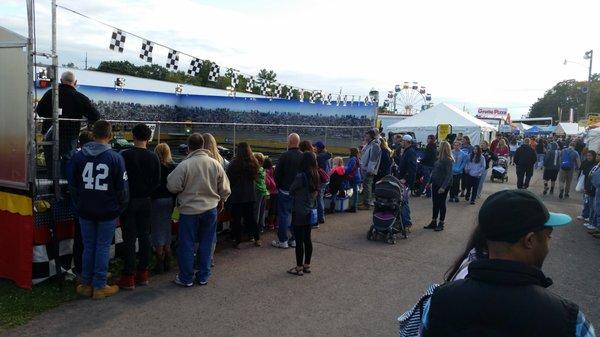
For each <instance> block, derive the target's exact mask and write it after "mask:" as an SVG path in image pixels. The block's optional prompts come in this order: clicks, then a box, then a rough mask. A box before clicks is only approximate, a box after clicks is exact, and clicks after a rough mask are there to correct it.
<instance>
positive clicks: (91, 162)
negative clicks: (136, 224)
mask: <svg viewBox="0 0 600 337" xmlns="http://www.w3.org/2000/svg"><path fill="white" fill-rule="evenodd" d="M71 160H72V169H71V170H70V171H69V172H68V175H67V178H68V180H69V189H70V191H71V195H72V196H73V201H74V205H75V208H76V209H77V212H78V214H79V216H80V217H82V218H84V219H86V220H92V221H108V220H113V219H116V218H117V217H118V216H119V215H120V214H121V212H122V211H123V210H124V209H125V206H126V205H127V202H128V201H129V186H128V183H127V171H126V170H125V161H124V160H123V157H121V156H120V155H119V154H118V153H116V152H115V151H112V150H111V147H110V146H109V145H107V144H100V143H96V142H90V143H87V144H85V145H84V146H83V148H82V149H81V151H79V152H77V153H76V154H75V156H73V158H72V159H71Z"/></svg>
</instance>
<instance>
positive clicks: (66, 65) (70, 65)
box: [62, 62, 79, 69]
mask: <svg viewBox="0 0 600 337" xmlns="http://www.w3.org/2000/svg"><path fill="white" fill-rule="evenodd" d="M62 66H63V67H65V68H73V69H79V68H77V67H76V66H75V63H73V62H69V63H67V64H63V65H62Z"/></svg>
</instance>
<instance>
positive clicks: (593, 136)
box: [585, 128, 600, 152]
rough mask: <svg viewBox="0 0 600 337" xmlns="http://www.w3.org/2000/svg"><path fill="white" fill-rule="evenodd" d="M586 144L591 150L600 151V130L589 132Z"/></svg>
mask: <svg viewBox="0 0 600 337" xmlns="http://www.w3.org/2000/svg"><path fill="white" fill-rule="evenodd" d="M585 142H586V144H587V148H588V149H589V150H594V151H596V152H598V151H600V128H595V129H591V130H588V132H587V135H586V137H585Z"/></svg>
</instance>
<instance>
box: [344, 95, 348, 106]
mask: <svg viewBox="0 0 600 337" xmlns="http://www.w3.org/2000/svg"><path fill="white" fill-rule="evenodd" d="M347 105H348V95H344V106H347Z"/></svg>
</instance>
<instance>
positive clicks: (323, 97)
mask: <svg viewBox="0 0 600 337" xmlns="http://www.w3.org/2000/svg"><path fill="white" fill-rule="evenodd" d="M319 99H320V100H321V104H323V105H325V99H326V96H325V94H324V93H323V92H322V91H319Z"/></svg>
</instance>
